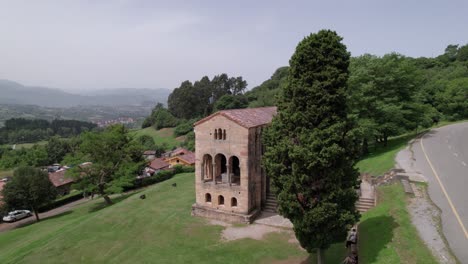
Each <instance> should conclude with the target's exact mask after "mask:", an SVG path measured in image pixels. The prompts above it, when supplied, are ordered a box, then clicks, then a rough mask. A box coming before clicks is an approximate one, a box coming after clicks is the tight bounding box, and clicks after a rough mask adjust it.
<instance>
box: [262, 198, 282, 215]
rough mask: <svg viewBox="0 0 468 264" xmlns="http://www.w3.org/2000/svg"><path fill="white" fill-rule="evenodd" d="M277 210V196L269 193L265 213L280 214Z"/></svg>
mask: <svg viewBox="0 0 468 264" xmlns="http://www.w3.org/2000/svg"><path fill="white" fill-rule="evenodd" d="M277 208H278V202H277V201H276V197H275V195H274V194H273V193H268V194H267V197H266V202H265V207H264V208H263V211H265V212H270V213H277V212H278V210H277Z"/></svg>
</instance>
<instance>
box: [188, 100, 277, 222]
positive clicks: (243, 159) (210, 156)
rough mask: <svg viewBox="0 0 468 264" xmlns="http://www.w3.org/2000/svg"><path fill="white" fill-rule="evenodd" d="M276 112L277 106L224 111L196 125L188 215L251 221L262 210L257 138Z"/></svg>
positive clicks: (263, 180)
mask: <svg viewBox="0 0 468 264" xmlns="http://www.w3.org/2000/svg"><path fill="white" fill-rule="evenodd" d="M275 114H276V107H261V108H247V109H233V110H223V111H219V112H217V113H214V114H212V115H210V116H208V117H206V118H204V119H202V120H200V121H198V122H197V123H195V125H194V130H195V177H196V178H195V189H196V203H195V204H194V205H193V206H192V214H193V215H195V216H202V217H208V218H214V219H219V220H225V221H230V222H243V223H250V222H252V221H253V220H254V218H255V217H256V216H257V215H258V213H259V212H260V211H261V210H262V209H264V208H265V207H266V206H267V205H266V201H267V197H271V195H270V188H269V179H268V177H267V175H266V174H265V172H264V170H263V169H262V166H261V163H262V162H261V159H262V154H263V146H262V140H261V134H262V129H264V127H265V126H266V125H268V124H269V123H270V122H271V120H272V118H273V116H274V115H275Z"/></svg>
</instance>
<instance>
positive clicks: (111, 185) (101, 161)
mask: <svg viewBox="0 0 468 264" xmlns="http://www.w3.org/2000/svg"><path fill="white" fill-rule="evenodd" d="M141 154H142V148H141V145H139V144H138V143H137V142H136V141H134V140H132V139H131V137H130V136H129V134H128V131H127V129H126V128H125V127H124V126H122V125H114V126H110V127H107V128H106V129H105V130H104V131H102V132H86V133H84V134H83V135H82V142H81V144H80V146H79V149H78V150H77V151H76V152H75V153H73V154H71V155H69V156H67V158H66V160H67V161H68V163H69V164H75V166H74V168H72V169H71V170H70V174H71V175H72V176H74V177H75V178H77V179H78V180H79V184H77V187H78V188H80V189H82V190H83V191H85V192H89V193H97V194H99V195H101V196H102V197H103V198H104V199H105V201H106V203H108V204H111V203H112V200H111V199H110V197H109V194H112V193H120V192H122V191H123V189H124V188H125V187H130V186H132V184H133V180H134V179H135V176H136V175H137V173H138V172H139V171H140V170H141V168H142V165H144V162H143V160H142V155H141ZM85 162H86V163H85ZM83 163H85V164H83Z"/></svg>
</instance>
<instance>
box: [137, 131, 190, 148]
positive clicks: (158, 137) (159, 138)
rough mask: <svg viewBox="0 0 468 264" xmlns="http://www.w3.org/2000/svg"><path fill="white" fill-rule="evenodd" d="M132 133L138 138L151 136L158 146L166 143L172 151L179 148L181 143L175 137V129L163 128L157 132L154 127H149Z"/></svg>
mask: <svg viewBox="0 0 468 264" xmlns="http://www.w3.org/2000/svg"><path fill="white" fill-rule="evenodd" d="M130 133H131V134H132V135H134V136H136V137H138V136H142V135H148V136H151V137H153V139H154V142H155V143H156V144H157V145H160V144H163V143H166V144H167V146H168V148H170V149H172V148H174V147H178V146H179V145H180V143H181V142H180V141H178V140H177V139H176V138H175V137H174V128H163V129H160V130H156V129H154V128H153V127H147V128H143V129H138V130H131V131H130Z"/></svg>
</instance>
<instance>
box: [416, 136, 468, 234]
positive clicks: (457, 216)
mask: <svg viewBox="0 0 468 264" xmlns="http://www.w3.org/2000/svg"><path fill="white" fill-rule="evenodd" d="M423 138H424V135H423V136H422V137H421V139H420V143H421V149H422V151H423V153H424V156H425V157H426V160H427V162H428V163H429V166H430V167H431V169H432V172H433V173H434V175H435V177H436V179H437V182H438V183H439V185H440V188H442V192H443V193H444V195H445V198H446V199H447V201H448V203H449V205H450V208H451V209H452V212H453V214H454V215H455V218H457V221H458V224H460V227H461V228H462V230H463V232H464V233H465V238H466V239H468V232H467V231H466V228H465V226H464V225H463V222H462V221H461V218H460V216H459V215H458V212H457V209H455V206H454V205H453V203H452V199H450V196H449V195H448V193H447V191H446V190H445V186H444V184H443V183H442V181H441V180H440V178H439V174H437V172H436V170H435V169H434V166H433V165H432V162H431V161H430V159H429V157H428V156H427V153H426V149H425V148H424V144H423Z"/></svg>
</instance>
